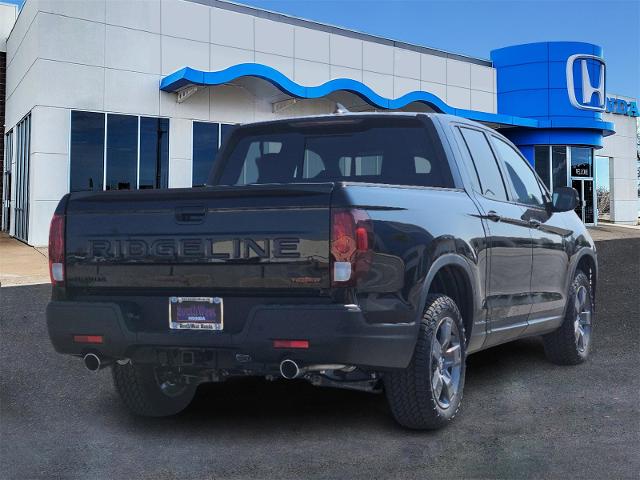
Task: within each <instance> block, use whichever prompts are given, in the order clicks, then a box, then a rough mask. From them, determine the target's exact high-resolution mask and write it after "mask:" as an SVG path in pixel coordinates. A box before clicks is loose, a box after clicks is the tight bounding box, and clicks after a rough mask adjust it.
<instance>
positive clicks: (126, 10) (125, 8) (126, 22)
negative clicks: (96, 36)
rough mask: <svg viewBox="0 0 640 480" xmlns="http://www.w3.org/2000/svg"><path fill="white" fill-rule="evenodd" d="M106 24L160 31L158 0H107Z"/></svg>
mask: <svg viewBox="0 0 640 480" xmlns="http://www.w3.org/2000/svg"><path fill="white" fill-rule="evenodd" d="M106 20H107V23H108V24H111V25H120V26H122V27H129V28H135V29H137V30H145V31H147V32H153V33H160V0H134V1H131V0H108V1H107V2H106Z"/></svg>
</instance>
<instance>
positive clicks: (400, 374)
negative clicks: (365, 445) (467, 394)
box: [384, 295, 465, 430]
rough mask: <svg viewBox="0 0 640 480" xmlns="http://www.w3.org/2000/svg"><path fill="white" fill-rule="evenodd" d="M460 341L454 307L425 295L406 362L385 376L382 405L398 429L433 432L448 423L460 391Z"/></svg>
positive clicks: (458, 317)
mask: <svg viewBox="0 0 640 480" xmlns="http://www.w3.org/2000/svg"><path fill="white" fill-rule="evenodd" d="M464 339H465V336H464V326H463V323H462V317H461V315H460V312H459V310H458V307H457V305H456V304H455V302H454V301H453V300H452V299H451V298H449V297H447V296H445V295H429V297H428V298H427V304H426V307H425V309H424V313H423V316H422V321H421V324H420V332H419V334H418V341H417V343H416V348H415V351H414V354H413V358H412V359H411V363H410V364H409V366H408V367H407V368H406V369H404V370H400V371H395V372H392V373H389V374H387V375H385V377H384V386H385V391H386V394H387V400H388V402H389V406H390V407H391V412H392V413H393V416H394V418H395V419H396V421H397V422H398V423H399V424H400V425H402V426H404V427H407V428H412V429H416V430H433V429H437V428H442V427H444V426H445V425H446V424H447V423H449V422H450V421H451V420H452V419H453V417H454V416H455V414H456V413H457V412H458V409H459V408H460V402H461V401H462V389H463V387H464V375H465V340H464Z"/></svg>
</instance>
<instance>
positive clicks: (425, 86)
mask: <svg viewBox="0 0 640 480" xmlns="http://www.w3.org/2000/svg"><path fill="white" fill-rule="evenodd" d="M420 90H423V91H425V92H429V93H432V94H434V95H435V96H436V97H438V98H439V99H440V100H442V101H443V102H445V103H446V102H447V86H446V85H443V84H442V83H433V82H420Z"/></svg>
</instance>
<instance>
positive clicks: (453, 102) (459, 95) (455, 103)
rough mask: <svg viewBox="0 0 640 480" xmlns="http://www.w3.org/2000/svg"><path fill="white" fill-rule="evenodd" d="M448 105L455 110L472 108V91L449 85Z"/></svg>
mask: <svg viewBox="0 0 640 480" xmlns="http://www.w3.org/2000/svg"><path fill="white" fill-rule="evenodd" d="M447 103H448V104H449V105H450V106H452V107H454V108H464V109H470V108H471V90H469V89H468V88H462V87H453V86H450V85H447Z"/></svg>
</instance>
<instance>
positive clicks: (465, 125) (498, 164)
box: [454, 123, 511, 203]
mask: <svg viewBox="0 0 640 480" xmlns="http://www.w3.org/2000/svg"><path fill="white" fill-rule="evenodd" d="M454 127H455V128H456V129H457V130H458V135H459V137H460V139H461V140H462V144H463V146H464V148H465V149H466V154H467V156H468V158H469V161H470V162H471V166H472V167H473V170H472V171H469V175H473V174H475V175H476V179H477V183H478V185H479V186H480V190H482V182H481V180H480V173H479V172H478V167H477V166H476V162H475V160H474V159H473V153H472V152H471V148H469V144H468V143H467V139H466V138H464V133H462V129H463V128H468V129H469V130H475V131H476V132H479V133H481V134H482V135H483V136H484V138H485V140H486V142H487V145H488V146H489V149H490V150H491V153H492V154H493V159H494V161H495V162H496V167H497V168H498V172H499V173H500V178H501V180H502V186H503V187H504V194H505V197H506V198H504V199H502V198H496V197H489V196H487V195H485V193H484V192H482V191H477V190H476V189H475V188H473V183H474V182H473V180H472V179H471V183H472V188H471V190H473V192H474V193H476V194H477V195H480V196H481V197H482V198H486V199H487V200H491V201H492V202H503V203H511V201H510V196H509V188H508V187H507V183H506V181H505V171H504V168H503V165H502V163H501V162H500V159H499V158H498V155H497V154H496V151H495V149H494V147H493V144H492V143H491V140H490V139H489V138H488V135H487V133H488V132H487V131H486V130H485V129H483V128H482V127H478V126H476V125H470V124H468V123H456V124H454ZM463 151H464V150H463ZM467 170H468V168H467Z"/></svg>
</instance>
